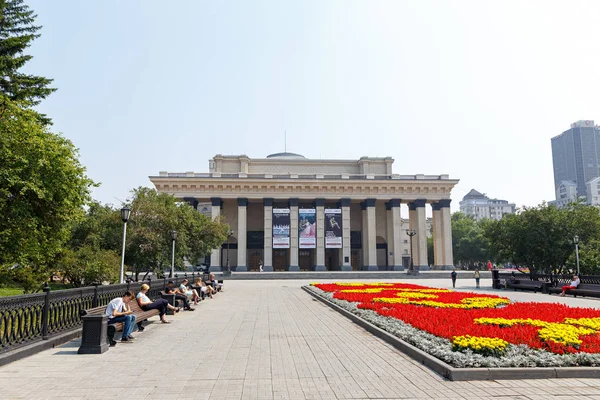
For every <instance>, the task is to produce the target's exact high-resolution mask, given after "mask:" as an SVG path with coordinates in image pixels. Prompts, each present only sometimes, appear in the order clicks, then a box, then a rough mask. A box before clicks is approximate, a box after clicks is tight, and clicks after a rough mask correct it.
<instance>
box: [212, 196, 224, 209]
mask: <svg viewBox="0 0 600 400" xmlns="http://www.w3.org/2000/svg"><path fill="white" fill-rule="evenodd" d="M210 202H211V204H212V206H213V207H221V206H223V199H221V198H220V197H211V198H210Z"/></svg>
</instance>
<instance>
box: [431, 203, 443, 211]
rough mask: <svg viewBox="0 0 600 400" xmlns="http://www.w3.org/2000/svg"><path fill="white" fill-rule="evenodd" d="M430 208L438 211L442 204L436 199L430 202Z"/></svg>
mask: <svg viewBox="0 0 600 400" xmlns="http://www.w3.org/2000/svg"><path fill="white" fill-rule="evenodd" d="M431 209H432V210H433V211H440V210H441V209H442V205H441V204H440V203H439V201H436V202H435V203H431Z"/></svg>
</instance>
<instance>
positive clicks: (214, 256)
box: [209, 197, 223, 272]
mask: <svg viewBox="0 0 600 400" xmlns="http://www.w3.org/2000/svg"><path fill="white" fill-rule="evenodd" d="M210 201H211V203H212V207H211V212H212V219H215V218H219V216H220V215H221V206H222V205H223V200H221V198H220V197H212V198H211V199H210ZM221 249H222V246H219V248H218V249H213V251H212V252H211V253H210V268H209V269H210V271H211V272H214V271H221V268H222V265H221Z"/></svg>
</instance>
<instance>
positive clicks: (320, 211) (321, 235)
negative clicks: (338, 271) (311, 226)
mask: <svg viewBox="0 0 600 400" xmlns="http://www.w3.org/2000/svg"><path fill="white" fill-rule="evenodd" d="M315 208H316V212H317V216H316V222H317V237H316V239H317V263H316V266H315V271H327V268H326V267H325V199H315Z"/></svg>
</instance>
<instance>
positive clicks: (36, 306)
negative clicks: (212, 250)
mask: <svg viewBox="0 0 600 400" xmlns="http://www.w3.org/2000/svg"><path fill="white" fill-rule="evenodd" d="M207 276H208V274H203V273H201V272H198V273H196V272H194V273H191V274H187V273H186V274H183V275H181V274H179V275H176V276H175V278H166V277H165V278H160V279H156V278H154V279H151V278H148V279H147V280H145V281H138V282H135V281H130V282H128V283H122V284H116V285H96V286H87V287H83V288H77V289H65V290H56V291H52V290H50V288H49V287H48V285H47V284H46V285H45V286H44V290H43V292H42V293H35V294H24V295H20V296H10V297H0V354H5V353H6V352H9V351H11V350H14V349H18V348H19V347H22V346H25V345H29V344H32V343H35V342H38V341H41V340H47V339H49V338H52V337H53V336H56V335H59V334H62V333H66V332H69V331H74V330H77V329H80V328H81V326H82V322H81V312H82V311H83V310H87V309H90V308H94V307H100V306H105V305H107V304H108V303H109V302H110V301H111V300H112V299H114V298H115V297H120V296H122V295H123V294H124V293H125V292H126V291H127V290H130V291H132V292H133V293H134V294H137V292H139V291H140V288H141V286H142V284H144V283H146V284H148V285H149V286H150V290H149V292H148V297H150V298H151V299H155V298H158V297H160V292H161V291H162V290H163V289H164V287H165V286H166V285H167V282H168V281H169V280H172V281H173V282H174V283H175V285H176V286H179V284H181V282H182V281H183V280H184V279H188V280H189V284H193V283H194V281H195V280H196V278H198V277H200V278H202V280H205V279H207Z"/></svg>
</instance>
